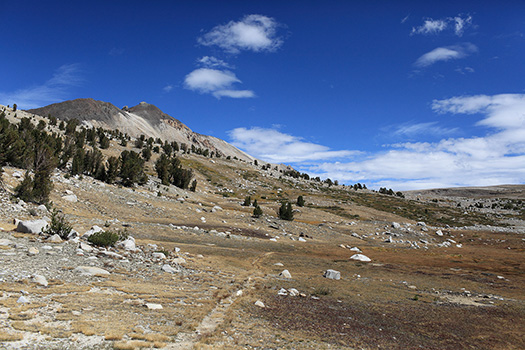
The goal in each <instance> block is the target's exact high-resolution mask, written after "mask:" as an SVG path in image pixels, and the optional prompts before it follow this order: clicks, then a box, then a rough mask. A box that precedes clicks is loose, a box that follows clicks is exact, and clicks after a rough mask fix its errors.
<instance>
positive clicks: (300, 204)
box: [297, 196, 304, 207]
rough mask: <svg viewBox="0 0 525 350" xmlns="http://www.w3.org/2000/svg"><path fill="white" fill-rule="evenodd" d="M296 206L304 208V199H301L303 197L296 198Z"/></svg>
mask: <svg viewBox="0 0 525 350" xmlns="http://www.w3.org/2000/svg"><path fill="white" fill-rule="evenodd" d="M297 206H298V207H304V198H303V196H299V197H297Z"/></svg>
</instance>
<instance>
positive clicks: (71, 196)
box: [62, 194, 78, 203]
mask: <svg viewBox="0 0 525 350" xmlns="http://www.w3.org/2000/svg"><path fill="white" fill-rule="evenodd" d="M62 199H63V200H65V201H68V202H71V203H76V202H78V198H77V196H76V195H74V194H68V195H67V196H63V197H62Z"/></svg>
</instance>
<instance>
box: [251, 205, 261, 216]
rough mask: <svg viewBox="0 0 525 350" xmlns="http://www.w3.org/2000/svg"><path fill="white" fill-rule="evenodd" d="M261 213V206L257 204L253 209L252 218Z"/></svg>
mask: <svg viewBox="0 0 525 350" xmlns="http://www.w3.org/2000/svg"><path fill="white" fill-rule="evenodd" d="M262 214H263V211H262V209H261V207H260V206H258V205H257V206H256V207H255V208H254V209H253V217H254V218H258V217H260V216H261V215H262Z"/></svg>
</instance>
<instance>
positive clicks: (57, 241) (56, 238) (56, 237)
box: [46, 233, 62, 243]
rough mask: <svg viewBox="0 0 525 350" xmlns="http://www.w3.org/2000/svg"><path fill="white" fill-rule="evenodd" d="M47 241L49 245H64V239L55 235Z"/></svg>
mask: <svg viewBox="0 0 525 350" xmlns="http://www.w3.org/2000/svg"><path fill="white" fill-rule="evenodd" d="M46 241H47V242H49V243H62V238H60V236H59V235H57V234H56V233H55V234H54V235H53V236H51V237H49V238H48V239H46Z"/></svg>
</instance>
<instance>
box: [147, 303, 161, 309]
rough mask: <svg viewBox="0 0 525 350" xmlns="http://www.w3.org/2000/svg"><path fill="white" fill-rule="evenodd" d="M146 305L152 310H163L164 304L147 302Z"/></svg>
mask: <svg viewBox="0 0 525 350" xmlns="http://www.w3.org/2000/svg"><path fill="white" fill-rule="evenodd" d="M146 307H147V308H148V309H150V310H162V305H160V304H154V303H146Z"/></svg>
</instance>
